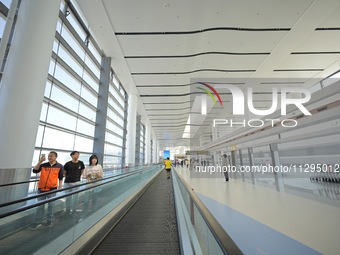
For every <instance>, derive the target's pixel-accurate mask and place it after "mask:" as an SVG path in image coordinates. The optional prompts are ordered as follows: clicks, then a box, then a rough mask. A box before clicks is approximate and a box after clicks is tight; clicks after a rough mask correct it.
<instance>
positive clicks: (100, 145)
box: [93, 57, 111, 162]
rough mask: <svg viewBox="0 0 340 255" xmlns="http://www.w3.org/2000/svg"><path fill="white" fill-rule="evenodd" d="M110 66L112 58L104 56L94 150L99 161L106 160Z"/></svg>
mask: <svg viewBox="0 0 340 255" xmlns="http://www.w3.org/2000/svg"><path fill="white" fill-rule="evenodd" d="M110 67H111V58H107V57H104V58H103V59H102V70H101V72H100V82H101V85H100V86H99V92H98V93H99V100H98V103H97V109H98V112H97V115H96V129H95V132H94V137H95V138H96V139H95V140H94V143H93V152H94V153H95V154H96V155H97V157H98V161H99V162H104V148H105V134H106V122H107V121H106V118H107V102H108V98H109V87H110Z"/></svg>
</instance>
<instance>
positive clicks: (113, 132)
mask: <svg viewBox="0 0 340 255" xmlns="http://www.w3.org/2000/svg"><path fill="white" fill-rule="evenodd" d="M107 108H108V109H107V119H106V134H105V148H104V165H105V166H106V167H107V168H119V167H122V166H123V165H124V163H125V153H124V151H125V144H126V137H125V133H126V132H124V131H125V130H126V117H127V116H126V109H127V94H126V92H125V90H124V89H123V87H122V86H121V84H120V83H119V82H118V80H117V79H116V77H115V75H114V72H113V70H111V73H110V85H109V97H108V103H107Z"/></svg>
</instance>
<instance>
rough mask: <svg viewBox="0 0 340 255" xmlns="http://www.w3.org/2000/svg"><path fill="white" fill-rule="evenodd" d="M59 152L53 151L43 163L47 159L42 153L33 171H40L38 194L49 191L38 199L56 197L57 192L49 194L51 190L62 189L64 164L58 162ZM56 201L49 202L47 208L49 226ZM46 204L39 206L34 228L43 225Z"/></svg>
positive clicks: (49, 225)
mask: <svg viewBox="0 0 340 255" xmlns="http://www.w3.org/2000/svg"><path fill="white" fill-rule="evenodd" d="M57 157H58V154H57V153H56V152H55V151H51V152H50V153H49V154H48V162H46V163H42V162H44V161H45V160H46V158H45V154H42V157H41V158H40V160H39V162H38V163H37V164H36V165H35V167H34V168H33V173H40V179H39V182H38V194H41V193H45V192H46V193H47V194H46V195H45V196H41V197H38V200H39V201H40V200H43V199H47V198H51V197H54V196H55V195H56V193H52V194H48V192H49V191H53V190H56V189H58V188H59V189H61V187H62V183H63V165H62V164H59V163H58V162H57ZM58 180H59V181H58ZM53 209H54V201H52V202H49V203H48V209H47V226H48V227H51V226H52V219H53ZM44 212H45V204H43V205H40V206H39V207H38V208H37V211H36V214H35V218H34V223H33V225H32V226H31V228H32V229H37V228H39V227H40V226H41V222H42V220H43V217H44Z"/></svg>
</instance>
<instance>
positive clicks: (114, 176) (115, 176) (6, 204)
mask: <svg viewBox="0 0 340 255" xmlns="http://www.w3.org/2000/svg"><path fill="white" fill-rule="evenodd" d="M143 170H145V168H142V169H141V170H137V171H133V172H129V173H122V174H117V175H110V176H108V177H105V178H102V179H100V180H95V181H92V182H91V183H95V182H102V181H104V180H108V179H111V178H115V179H120V178H117V177H119V176H125V175H126V176H129V174H131V173H137V172H140V171H143ZM36 181H39V179H38V180H36ZM26 182H27V183H29V182H30V181H26ZM26 182H23V183H26ZM105 183H109V182H104V183H103V184H105ZM15 184H16V183H13V185H15ZM88 184H89V183H88V182H84V183H80V184H78V185H74V186H72V187H67V188H62V189H58V190H52V191H50V192H48V194H53V193H57V192H60V191H64V190H68V189H74V188H76V187H79V186H84V185H88ZM100 185H102V184H100ZM100 185H98V186H100ZM91 187H96V186H93V185H92V186H91ZM86 189H90V188H85V189H83V190H86ZM46 194H47V192H45V193H40V194H36V195H32V196H28V197H24V198H19V199H16V200H12V201H9V202H5V203H2V204H0V208H1V207H5V206H9V205H12V204H16V203H21V202H25V201H26V200H30V199H34V198H38V197H42V196H46ZM67 194H72V193H71V192H69V193H67Z"/></svg>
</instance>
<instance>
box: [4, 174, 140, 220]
mask: <svg viewBox="0 0 340 255" xmlns="http://www.w3.org/2000/svg"><path fill="white" fill-rule="evenodd" d="M145 171H147V169H142V170H139V171H134V172H130V173H124V174H120V175H115V176H110V177H107V178H105V179H101V180H96V181H93V182H91V183H89V182H84V183H81V184H79V185H75V186H72V187H67V188H63V189H57V190H53V191H49V192H44V193H40V194H37V195H34V196H30V197H25V198H21V199H17V200H13V201H10V202H7V203H4V204H1V205H0V207H5V206H9V205H13V204H16V203H21V202H26V201H28V200H32V199H35V198H38V197H41V196H46V195H48V194H54V193H59V192H61V191H65V190H69V189H74V188H76V187H80V186H84V185H89V184H91V185H90V186H89V187H86V188H84V189H81V190H79V189H78V190H75V191H71V192H67V193H65V194H62V195H58V196H55V197H51V198H46V199H43V200H41V201H38V202H35V203H33V204H30V205H25V206H22V207H19V208H17V209H12V210H10V211H9V212H6V213H2V214H0V219H1V218H4V217H7V216H10V215H13V214H16V213H19V212H23V211H26V210H28V209H31V208H34V207H36V206H39V205H43V204H45V203H48V202H52V201H55V200H58V199H60V198H64V197H68V196H70V195H74V194H77V193H80V192H83V191H86V190H90V189H94V188H96V187H99V186H102V185H104V184H107V183H111V182H114V181H117V180H120V179H123V178H126V177H128V176H131V175H135V174H138V173H141V172H145ZM112 178H114V179H113V180H109V181H105V180H107V179H112ZM103 180H104V181H105V182H103ZM96 182H100V183H99V184H94V183H96Z"/></svg>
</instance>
